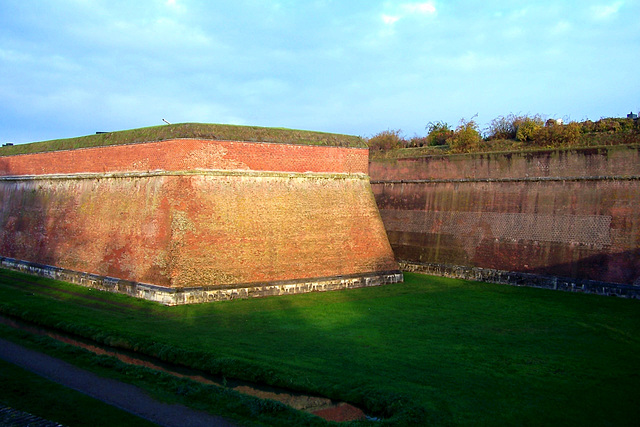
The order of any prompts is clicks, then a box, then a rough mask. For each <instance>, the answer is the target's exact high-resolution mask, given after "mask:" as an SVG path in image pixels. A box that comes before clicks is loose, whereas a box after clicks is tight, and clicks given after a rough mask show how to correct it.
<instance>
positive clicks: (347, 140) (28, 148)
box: [0, 123, 367, 156]
mask: <svg viewBox="0 0 640 427" xmlns="http://www.w3.org/2000/svg"><path fill="white" fill-rule="evenodd" d="M180 138H196V139H210V140H224V141H247V142H271V143H280V144H300V145H325V146H336V147H354V148H366V147H367V145H366V143H365V141H364V140H363V139H362V138H361V137H359V136H353V135H341V134H335V133H326V132H314V131H307V130H296V129H285V128H267V127H259V126H236V125H224V124H211V123H179V124H171V125H162V126H151V127H145V128H138V129H130V130H122V131H117V132H106V133H98V134H95V135H87V136H80V137H76V138H65V139H54V140H50V141H41V142H32V143H30V144H20V145H13V146H4V147H0V156H10V155H16V154H30V153H42V152H47V151H59V150H73V149H77V148H89V147H102V146H107V145H122V144H135V143H142V142H152V141H164V140H168V139H180Z"/></svg>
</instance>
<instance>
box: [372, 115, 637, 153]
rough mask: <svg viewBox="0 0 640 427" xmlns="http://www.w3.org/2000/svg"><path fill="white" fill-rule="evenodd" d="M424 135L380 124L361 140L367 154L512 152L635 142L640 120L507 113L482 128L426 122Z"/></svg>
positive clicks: (464, 123) (471, 122)
mask: <svg viewBox="0 0 640 427" xmlns="http://www.w3.org/2000/svg"><path fill="white" fill-rule="evenodd" d="M426 130H427V131H428V134H427V135H426V136H418V135H416V136H414V137H412V138H410V139H407V138H405V137H404V136H403V135H402V132H401V131H400V130H386V131H383V132H380V133H378V134H376V135H374V136H373V137H371V138H369V139H368V140H367V143H368V144H369V148H370V150H371V151H370V155H371V157H372V158H390V159H397V158H413V157H428V156H438V155H448V154H460V153H514V152H535V151H540V150H544V151H548V150H558V149H576V148H586V147H588V148H598V147H608V146H612V145H640V121H638V119H632V118H603V119H600V120H598V121H596V122H592V121H590V120H585V121H583V122H569V123H564V122H563V121H562V120H554V119H549V120H546V121H545V120H544V119H543V118H542V116H540V115H536V116H528V115H524V116H518V115H514V114H510V115H508V116H501V117H498V118H497V119H494V120H493V121H492V122H491V124H490V125H489V126H488V127H487V128H486V129H484V130H483V129H480V127H479V125H478V124H477V123H476V122H475V121H474V120H473V119H471V120H464V119H462V120H461V121H460V125H458V126H457V127H456V128H453V127H451V126H449V124H447V123H445V122H435V123H434V122H432V123H429V125H427V127H426Z"/></svg>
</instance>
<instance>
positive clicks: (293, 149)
mask: <svg viewBox="0 0 640 427" xmlns="http://www.w3.org/2000/svg"><path fill="white" fill-rule="evenodd" d="M367 159H368V152H367V150H366V149H365V150H363V149H349V148H339V147H318V146H299V145H283V144H260V143H240V142H224V141H222V142H220V141H199V140H175V141H165V142H160V143H145V144H135V145H129V146H113V147H102V148H91V149H81V150H74V151H62V152H52V153H45V154H32V155H21V156H13V157H0V166H1V167H0V170H2V174H3V175H5V176H6V175H11V177H5V178H2V177H0V207H1V209H0V255H1V256H5V257H11V258H16V259H20V260H25V261H32V262H37V263H42V264H47V265H53V266H58V267H63V268H67V269H71V270H78V271H83V272H89V273H95V274H99V275H106V276H112V277H117V278H121V279H127V280H132V281H140V282H146V283H152V284H156V285H161V286H171V287H191V286H196V287H197V286H208V285H237V284H244V283H255V282H268V281H279V280H298V279H308V278H316V277H332V276H341V275H353V274H360V273H372V272H382V271H390V270H397V269H398V266H397V264H396V262H395V260H394V257H393V253H392V251H391V247H390V245H389V242H388V240H387V237H386V233H385V230H384V227H383V224H382V221H381V219H380V214H379V212H378V210H377V207H376V204H375V199H374V197H373V193H372V191H371V187H370V184H369V181H368V178H367V177H366V176H363V175H361V174H363V173H366V170H367V165H368V164H367ZM221 169H222V170H224V169H229V170H233V173H220V170H221ZM154 170H164V171H186V172H185V173H182V172H176V173H175V174H171V175H166V174H163V173H146V172H147V171H154ZM206 170H215V172H207V171H206ZM125 171H126V172H131V173H130V174H120V175H116V176H112V175H109V174H103V173H101V172H125ZM244 171H246V173H245V172H244ZM262 171H276V172H278V171H279V172H284V173H263V172H262ZM309 171H312V172H314V173H310V174H301V173H291V172H309ZM88 172H91V173H96V175H93V176H87V175H77V176H74V175H73V174H74V173H88ZM140 172H145V173H140ZM351 173H358V174H360V175H351ZM41 174H65V175H58V176H52V177H47V176H40V175H41ZM16 175H37V177H27V178H19V179H15V177H16Z"/></svg>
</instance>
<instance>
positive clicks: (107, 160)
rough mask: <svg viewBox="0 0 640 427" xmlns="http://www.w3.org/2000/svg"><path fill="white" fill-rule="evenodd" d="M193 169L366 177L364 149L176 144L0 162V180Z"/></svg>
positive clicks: (190, 141)
mask: <svg viewBox="0 0 640 427" xmlns="http://www.w3.org/2000/svg"><path fill="white" fill-rule="evenodd" d="M198 169H205V170H206V169H223V170H252V171H282V172H327V173H364V174H366V173H367V172H368V150H366V149H358V148H344V147H327V146H313V145H292V144H271V143H252V142H238V141H210V140H198V139H177V140H169V141H161V142H148V143H140V144H131V145H117V146H107V147H96V148H83V149H77V150H67V151H54V152H50V153H39V154H23V155H16V156H8V157H0V176H2V175H4V176H6V175H41V174H72V173H79V172H83V173H86V172H93V173H99V172H130V171H154V170H164V171H183V170H198Z"/></svg>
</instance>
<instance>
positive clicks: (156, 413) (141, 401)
mask: <svg viewBox="0 0 640 427" xmlns="http://www.w3.org/2000/svg"><path fill="white" fill-rule="evenodd" d="M0 358H2V359H4V360H6V361H7V362H10V363H13V364H15V365H18V366H20V367H21V368H24V369H27V370H29V371H31V372H34V373H36V374H38V375H40V376H42V377H45V378H47V379H49V380H51V381H55V382H57V383H59V384H62V385H64V386H66V387H69V388H72V389H74V390H77V391H79V392H82V393H84V394H86V395H88V396H91V397H93V398H95V399H98V400H101V401H103V402H105V403H108V404H110V405H113V406H115V407H118V408H120V409H123V410H125V411H127V412H130V413H132V414H135V415H137V416H139V417H141V418H144V419H146V420H149V421H151V422H153V423H156V424H158V425H161V426H167V427H173V426H175V427H191V426H193V427H196V426H233V425H234V424H232V423H230V422H229V421H227V420H225V419H224V418H222V417H219V416H215V415H211V414H208V413H206V412H201V411H196V410H194V409H190V408H187V407H186V406H183V405H173V404H167V403H162V402H159V401H157V400H155V399H152V398H151V397H149V395H147V394H146V393H145V392H144V391H143V390H142V389H140V388H138V387H135V386H132V385H130V384H125V383H123V382H120V381H115V380H112V379H108V378H103V377H100V376H98V375H95V374H93V373H91V372H89V371H85V370H84V369H80V368H77V367H76V366H73V365H71V364H69V363H67V362H63V361H62V360H60V359H56V358H54V357H51V356H48V355H46V354H43V353H39V352H36V351H33V350H30V349H28V348H25V347H22V346H20V345H17V344H15V343H13V342H11V341H7V340H4V339H2V338H0Z"/></svg>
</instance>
